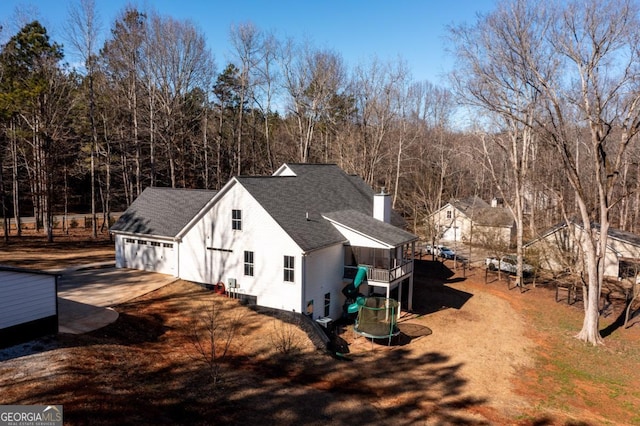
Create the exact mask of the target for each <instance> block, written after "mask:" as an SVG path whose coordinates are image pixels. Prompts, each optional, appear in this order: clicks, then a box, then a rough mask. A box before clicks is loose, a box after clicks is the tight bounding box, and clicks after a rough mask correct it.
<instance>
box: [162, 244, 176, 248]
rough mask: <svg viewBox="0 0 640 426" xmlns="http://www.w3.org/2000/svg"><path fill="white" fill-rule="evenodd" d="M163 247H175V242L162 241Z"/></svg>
mask: <svg viewBox="0 0 640 426" xmlns="http://www.w3.org/2000/svg"><path fill="white" fill-rule="evenodd" d="M162 247H166V248H173V243H162Z"/></svg>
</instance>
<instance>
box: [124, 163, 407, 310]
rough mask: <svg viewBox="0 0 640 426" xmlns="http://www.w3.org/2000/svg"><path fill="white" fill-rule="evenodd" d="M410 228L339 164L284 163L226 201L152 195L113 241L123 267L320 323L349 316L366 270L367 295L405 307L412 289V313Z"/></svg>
mask: <svg viewBox="0 0 640 426" xmlns="http://www.w3.org/2000/svg"><path fill="white" fill-rule="evenodd" d="M374 215H375V217H374ZM403 225H404V221H403V220H402V218H401V217H400V216H399V215H397V214H396V213H394V212H392V211H391V202H390V196H389V195H388V194H376V195H374V192H373V190H372V189H371V188H370V187H369V186H368V185H366V184H365V182H364V181H363V180H362V179H361V178H359V177H356V176H351V175H347V174H346V173H345V172H344V171H343V170H341V169H340V168H339V167H337V166H336V165H331V164H284V165H282V166H281V167H280V168H279V169H278V170H277V171H276V172H275V173H274V174H273V176H263V177H246V176H240V177H234V178H232V179H231V180H230V181H229V182H228V183H227V184H226V185H225V186H224V187H223V188H222V189H221V190H220V191H218V192H214V191H195V190H181V189H165V188H147V189H146V190H145V191H144V192H143V193H142V194H141V195H140V197H138V198H137V199H136V200H135V201H134V202H133V203H132V205H131V206H130V207H129V209H127V211H126V212H125V213H124V214H123V215H122V216H121V217H120V219H119V220H118V221H117V222H116V223H115V224H114V225H113V227H112V228H111V232H112V233H113V234H114V235H115V244H116V266H117V267H128V268H137V269H144V270H149V271H155V272H163V273H167V274H172V275H175V276H176V277H179V278H182V279H185V280H188V281H193V282H198V283H204V284H217V283H224V284H225V286H226V290H227V291H228V292H229V293H230V294H231V295H232V296H234V297H239V298H242V299H244V300H247V301H248V302H250V303H255V304H257V305H260V306H267V307H271V308H276V309H282V310H288V311H296V312H302V313H306V314H308V315H309V316H311V317H312V318H314V319H317V318H321V317H332V318H337V317H339V316H340V315H342V309H343V308H342V305H343V303H344V302H345V296H344V295H343V294H342V289H343V288H344V287H345V285H347V284H348V283H349V282H350V281H351V279H352V278H353V276H354V275H355V271H356V269H357V266H358V265H366V266H367V270H368V274H367V284H366V285H363V286H362V287H360V289H361V291H362V293H363V294H365V295H367V292H368V293H377V294H384V295H386V297H390V296H391V295H392V294H391V293H392V291H394V290H395V291H397V299H398V300H402V287H403V286H401V285H400V284H401V283H403V282H406V283H407V284H408V291H409V295H408V296H409V297H408V301H409V306H408V309H411V298H412V293H413V258H412V253H413V248H414V247H413V246H414V244H415V241H416V240H417V239H418V237H417V236H415V235H413V234H411V233H409V232H406V231H404V230H403V229H402V228H401V226H403ZM396 289H397V290H396ZM395 291H394V293H395Z"/></svg>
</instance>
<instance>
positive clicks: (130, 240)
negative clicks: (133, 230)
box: [124, 238, 136, 244]
mask: <svg viewBox="0 0 640 426" xmlns="http://www.w3.org/2000/svg"><path fill="white" fill-rule="evenodd" d="M124 242H125V243H130V244H131V243H135V242H136V240H134V239H133V238H127V239H125V240H124Z"/></svg>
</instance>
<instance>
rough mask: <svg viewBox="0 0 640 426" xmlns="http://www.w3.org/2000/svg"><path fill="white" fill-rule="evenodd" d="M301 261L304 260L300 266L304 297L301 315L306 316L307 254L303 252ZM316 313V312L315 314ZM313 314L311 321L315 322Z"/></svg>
mask: <svg viewBox="0 0 640 426" xmlns="http://www.w3.org/2000/svg"><path fill="white" fill-rule="evenodd" d="M300 259H301V260H302V262H300V263H301V265H300V274H301V277H300V285H301V286H302V287H301V289H300V290H301V291H300V294H301V296H302V300H301V301H300V313H301V314H302V315H306V313H307V312H306V310H305V309H306V308H305V304H306V303H307V253H305V252H302V254H301V255H300ZM314 313H315V312H314ZM314 313H312V314H311V319H312V320H313V314H314Z"/></svg>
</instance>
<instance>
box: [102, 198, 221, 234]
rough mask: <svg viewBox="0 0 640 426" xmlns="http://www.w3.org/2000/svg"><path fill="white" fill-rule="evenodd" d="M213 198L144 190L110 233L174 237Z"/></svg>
mask: <svg viewBox="0 0 640 426" xmlns="http://www.w3.org/2000/svg"><path fill="white" fill-rule="evenodd" d="M215 194H216V191H208V190H196V189H173V188H158V187H149V188H146V189H145V190H144V191H142V194H140V196H139V197H138V198H136V199H135V201H134V202H133V203H132V204H131V206H129V208H128V209H127V210H126V211H125V212H124V213H123V215H122V216H120V218H119V219H118V220H117V221H116V223H114V224H113V226H112V227H111V231H113V232H124V233H132V234H143V235H155V236H159V237H175V236H176V235H178V233H179V232H180V231H181V230H182V229H183V228H184V227H185V226H186V225H187V223H189V221H190V220H191V219H193V218H194V217H195V216H196V214H197V213H198V212H199V211H200V210H202V208H203V207H204V206H205V205H206V204H207V203H208V202H209V201H211V199H212V198H213V197H214V195H215Z"/></svg>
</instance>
